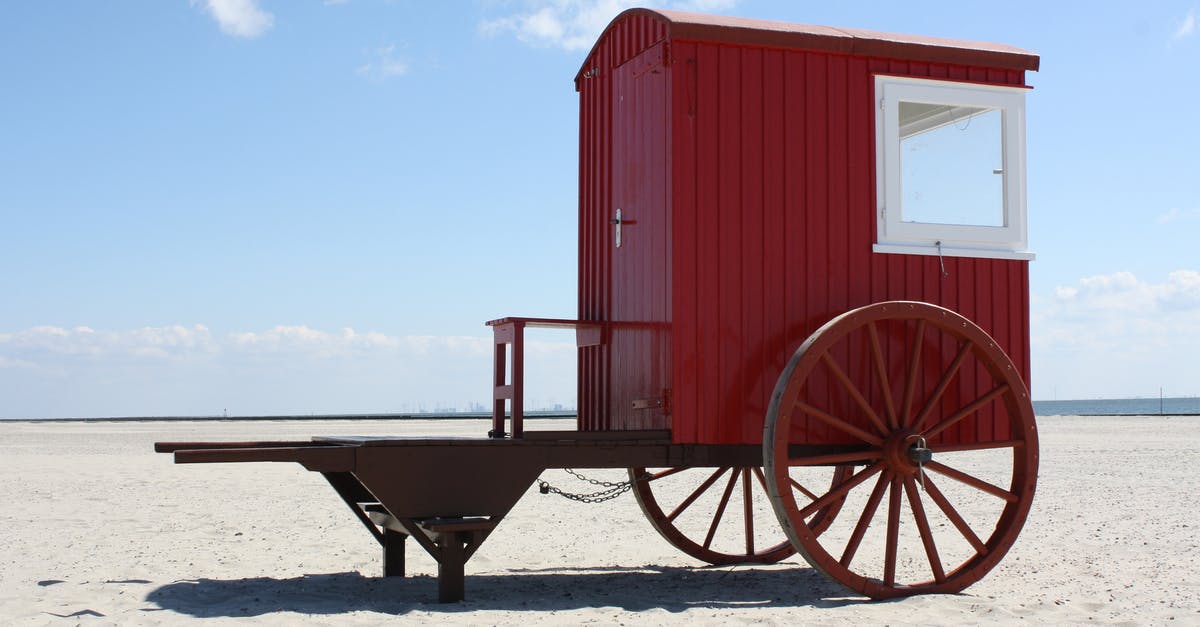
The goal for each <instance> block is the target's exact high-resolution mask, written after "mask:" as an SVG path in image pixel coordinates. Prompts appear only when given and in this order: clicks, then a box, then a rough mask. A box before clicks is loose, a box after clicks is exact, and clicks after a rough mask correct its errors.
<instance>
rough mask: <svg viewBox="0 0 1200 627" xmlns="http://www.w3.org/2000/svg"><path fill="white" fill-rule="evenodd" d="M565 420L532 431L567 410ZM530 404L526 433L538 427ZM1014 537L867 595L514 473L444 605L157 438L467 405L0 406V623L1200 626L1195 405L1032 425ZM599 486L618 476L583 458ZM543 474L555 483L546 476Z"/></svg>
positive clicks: (310, 496) (321, 505)
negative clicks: (167, 413)
mask: <svg viewBox="0 0 1200 627" xmlns="http://www.w3.org/2000/svg"><path fill="white" fill-rule="evenodd" d="M564 424H570V423H563V422H562V421H555V422H554V423H551V426H550V427H549V428H564ZM537 426H538V425H537V424H536V422H534V423H531V425H530V427H528V428H536V427H537ZM1039 427H1040V431H1041V442H1042V461H1041V470H1040V473H1039V474H1040V479H1039V484H1038V494H1037V498H1036V500H1035V502H1034V506H1033V510H1032V513H1031V514H1030V517H1029V520H1028V522H1027V524H1026V526H1025V529H1024V531H1023V532H1022V534H1021V537H1020V538H1019V539H1018V540H1017V543H1016V545H1015V546H1014V547H1013V549H1012V550H1011V552H1010V553H1009V554H1008V556H1007V557H1005V559H1004V560H1003V561H1002V562H1001V563H1000V565H999V566H998V567H997V568H996V569H995V570H994V571H992V572H991V573H990V574H989V575H988V576H987V577H986V578H985V579H983V580H982V581H980V582H979V583H976V584H975V585H974V586H972V587H970V588H968V589H967V590H966V591H965V592H964V593H962V594H958V595H942V596H926V597H917V598H909V599H903V600H898V601H891V602H871V601H867V600H865V599H862V598H858V597H855V596H852V595H849V594H847V593H846V592H845V591H844V590H843V589H841V588H840V587H838V586H837V585H835V584H833V583H831V582H829V581H827V580H825V579H824V577H823V575H821V574H819V573H817V572H815V571H813V570H812V569H810V568H809V567H808V565H807V564H806V563H804V561H803V560H802V559H801V558H799V557H793V558H790V559H788V560H786V561H785V562H783V563H781V564H778V565H774V566H768V567H750V566H725V567H708V568H705V567H702V565H701V564H699V563H697V562H696V561H694V560H692V559H691V558H689V557H688V556H686V555H684V554H683V553H681V552H679V551H678V550H676V549H674V548H673V547H671V546H670V545H668V544H667V543H666V542H665V541H663V540H662V539H661V538H660V537H659V535H658V534H657V533H656V532H655V531H654V530H653V529H652V528H651V526H650V525H649V523H648V522H647V521H646V520H645V519H644V518H643V516H642V514H641V511H640V510H639V508H638V506H637V503H636V502H635V500H634V498H633V497H632V496H631V495H629V494H625V495H623V496H622V497H620V498H618V499H616V500H614V501H610V502H608V503H604V504H599V505H586V504H580V503H575V502H572V501H568V500H565V499H562V498H558V497H555V496H553V495H548V496H547V495H541V494H538V493H537V489H536V487H534V488H532V489H531V490H530V493H529V494H527V495H526V496H525V497H524V498H523V499H522V500H521V501H520V502H519V503H518V504H517V506H516V508H515V509H514V510H513V511H512V513H511V514H510V515H509V517H508V518H507V519H506V520H505V521H504V523H502V524H501V525H500V527H499V528H498V529H497V530H496V532H495V534H493V536H492V537H491V538H490V539H489V540H488V541H487V542H486V543H485V544H484V545H483V546H482V548H481V549H480V550H479V552H478V553H477V554H476V556H475V557H474V558H473V559H472V560H471V561H470V562H468V564H467V581H466V586H467V600H466V601H464V602H462V603H458V604H448V605H439V604H437V603H436V602H434V601H435V599H436V579H435V577H434V575H435V573H436V564H435V563H434V562H433V561H432V560H431V559H430V558H429V557H428V556H426V555H425V554H424V553H423V552H422V551H420V550H418V549H417V548H416V547H410V549H409V551H408V572H409V575H410V576H408V577H406V578H403V579H399V578H395V579H387V580H385V579H383V578H380V577H378V574H379V572H380V568H381V566H380V558H379V555H378V553H379V549H378V545H377V544H376V542H375V541H374V540H373V539H372V538H371V537H370V536H369V535H368V534H367V533H366V531H365V530H364V529H363V528H362V527H361V526H360V525H359V524H358V523H357V522H356V521H355V520H354V518H353V516H352V515H351V514H350V512H349V510H347V509H346V508H345V506H344V505H343V504H342V503H341V501H340V500H339V499H338V498H337V496H336V495H335V494H334V492H333V491H332V490H331V489H330V488H329V486H328V485H327V484H325V483H324V481H323V480H322V478H321V476H320V475H319V474H317V473H312V472H308V471H306V470H304V469H303V468H301V467H300V466H299V465H296V464H212V465H186V466H184V465H174V464H173V463H172V461H171V457H170V456H169V455H158V454H155V453H153V452H152V443H153V442H155V441H158V440H174V441H179V440H250V439H255V438H269V439H280V438H291V439H307V437H309V436H312V435H350V434H354V435H443V434H444V435H478V434H482V433H484V432H486V430H487V426H486V424H485V423H484V422H483V421H474V420H471V421H464V420H454V421H404V422H382V421H360V422H344V421H338V422H312V421H291V422H233V421H228V422H224V421H212V422H201V421H196V422H88V423H83V422H62V423H30V422H0V459H2V460H3V462H2V464H3V465H2V470H0V526H2V528H3V530H4V536H3V537H4V543H3V545H4V551H3V556H2V557H0V617H2V618H3V622H4V623H5V624H20V625H43V624H51V625H57V624H76V623H78V624H89V625H90V624H96V625H102V624H120V625H128V624H180V623H190V622H194V621H196V620H198V619H200V620H218V621H222V622H225V623H237V624H243V623H265V624H289V625H293V624H339V625H342V624H376V623H379V622H381V621H384V620H389V621H397V622H413V623H416V622H422V623H424V622H431V621H437V622H439V623H452V624H472V625H475V624H479V625H488V624H500V625H513V624H525V625H528V624H582V623H600V624H662V623H682V622H685V621H686V622H689V623H693V624H718V623H722V624H723V623H731V622H732V623H755V624H759V623H762V624H801V623H803V624H849V623H855V624H858V623H867V624H882V623H890V624H897V623H900V624H915V623H920V624H961V623H1001V622H1004V623H1008V622H1013V621H1027V622H1037V623H1058V624H1081V623H1086V622H1097V623H1105V624H1121V623H1127V624H1156V625H1162V624H1169V623H1171V621H1176V624H1198V623H1200V564H1198V561H1200V559H1198V558H1200V522H1198V521H1200V517H1198V516H1197V512H1198V511H1200V470H1197V468H1196V467H1195V465H1194V462H1195V461H1196V460H1198V459H1200V417H1170V416H1167V417H1162V416H1153V417H1075V416H1048V417H1042V418H1040V419H1039ZM589 474H591V475H593V476H596V477H599V478H604V479H610V480H617V479H621V478H623V473H621V472H617V471H591V472H590V473H589ZM544 478H546V479H547V480H550V481H551V482H552V483H556V484H557V483H563V484H564V485H568V484H569V480H568V477H566V476H565V475H564V474H562V472H561V471H549V472H547V473H546V474H545V475H544Z"/></svg>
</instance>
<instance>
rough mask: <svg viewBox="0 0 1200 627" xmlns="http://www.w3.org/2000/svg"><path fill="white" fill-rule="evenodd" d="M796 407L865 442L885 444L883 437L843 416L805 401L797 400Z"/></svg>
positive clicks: (876, 444) (878, 444) (877, 444)
mask: <svg viewBox="0 0 1200 627" xmlns="http://www.w3.org/2000/svg"><path fill="white" fill-rule="evenodd" d="M796 407H799V408H800V410H801V411H803V412H804V413H806V414H808V415H810V416H812V417H813V418H816V419H818V420H820V421H821V422H824V423H825V424H827V425H829V426H831V427H833V428H835V429H837V430H839V431H842V432H843V433H846V434H849V435H852V436H854V437H856V438H858V439H860V440H862V441H864V442H867V443H870V444H874V445H875V446H883V439H882V438H880V437H879V436H877V435H873V434H870V433H867V432H866V431H863V430H862V429H859V428H858V427H856V426H854V425H852V424H850V423H849V422H846V421H845V420H842V419H841V418H838V417H837V416H833V415H830V414H828V413H825V412H824V411H821V410H820V409H817V408H816V407H813V406H812V405H809V404H808V403H805V402H804V401H796Z"/></svg>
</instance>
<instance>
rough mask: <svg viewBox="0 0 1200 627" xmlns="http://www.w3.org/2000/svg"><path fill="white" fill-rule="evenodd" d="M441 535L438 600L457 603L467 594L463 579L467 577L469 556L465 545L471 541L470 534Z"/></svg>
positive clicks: (439, 540)
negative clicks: (466, 566)
mask: <svg viewBox="0 0 1200 627" xmlns="http://www.w3.org/2000/svg"><path fill="white" fill-rule="evenodd" d="M441 536H442V537H441V538H439V539H438V545H439V546H440V548H441V555H440V556H439V557H438V602H439V603H456V602H458V601H461V600H463V598H464V597H465V596H466V594H465V585H464V583H463V580H464V579H465V578H466V568H465V565H466V563H467V556H466V551H465V550H464V545H465V544H466V543H467V542H468V541H469V536H470V534H469V533H446V534H441ZM463 536H468V538H464V537H463Z"/></svg>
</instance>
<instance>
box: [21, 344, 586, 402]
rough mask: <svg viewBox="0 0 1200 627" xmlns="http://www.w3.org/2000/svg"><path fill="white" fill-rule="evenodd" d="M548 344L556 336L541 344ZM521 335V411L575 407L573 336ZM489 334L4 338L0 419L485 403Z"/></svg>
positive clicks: (488, 386) (488, 385)
mask: <svg viewBox="0 0 1200 627" xmlns="http://www.w3.org/2000/svg"><path fill="white" fill-rule="evenodd" d="M547 339H552V340H558V341H547ZM573 339H574V338H573V337H572V338H570V340H567V341H563V340H564V337H563V335H562V334H559V335H553V336H552V337H551V338H544V337H542V336H540V335H538V334H536V333H534V334H532V335H531V336H527V338H526V345H525V350H526V370H525V380H526V399H527V405H526V406H527V407H528V408H533V407H548V406H551V405H553V404H563V405H566V406H573V405H574V402H575V359H576V348H575V344H574V341H573ZM492 350H493V343H492V338H491V337H487V336H483V337H476V336H431V335H389V334H386V333H380V332H376V331H367V332H361V331H356V330H354V329H352V328H343V329H340V330H328V331H327V330H322V329H316V328H313V327H310V326H306V325H277V326H274V327H271V328H268V329H266V330H262V331H244V332H232V333H213V332H212V331H211V330H210V329H209V328H208V327H206V326H204V325H191V326H184V325H167V326H161V327H142V328H138V329H130V330H100V329H94V328H91V327H86V326H78V327H73V328H67V327H57V326H38V327H32V328H29V329H25V330H23V331H17V332H12V333H0V418H21V417H26V418H28V417H89V416H165V415H219V414H221V413H222V412H223V411H224V410H226V409H228V410H229V415H242V416H246V415H285V414H308V413H363V412H398V411H400V412H403V411H418V410H421V409H422V408H424V409H434V408H437V407H456V408H459V409H467V408H468V407H469V406H473V405H484V406H490V405H487V404H488V403H489V402H490V393H491V380H492V372H491V368H492Z"/></svg>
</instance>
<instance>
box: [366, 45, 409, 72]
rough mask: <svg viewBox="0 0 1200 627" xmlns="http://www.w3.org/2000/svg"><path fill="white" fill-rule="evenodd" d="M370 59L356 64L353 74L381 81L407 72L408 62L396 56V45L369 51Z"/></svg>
mask: <svg viewBox="0 0 1200 627" xmlns="http://www.w3.org/2000/svg"><path fill="white" fill-rule="evenodd" d="M370 56H371V59H370V60H369V61H367V62H366V63H364V64H362V65H360V66H358V68H357V69H356V70H354V73H355V74H358V75H359V76H365V77H367V78H369V79H371V80H376V81H382V80H385V79H388V78H393V77H396V76H403V75H405V74H407V73H408V63H406V62H404V61H403V60H401V59H399V58H397V57H396V46H395V45H394V44H393V45H390V46H383V47H381V48H376V49H374V50H372V51H371V52H370Z"/></svg>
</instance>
